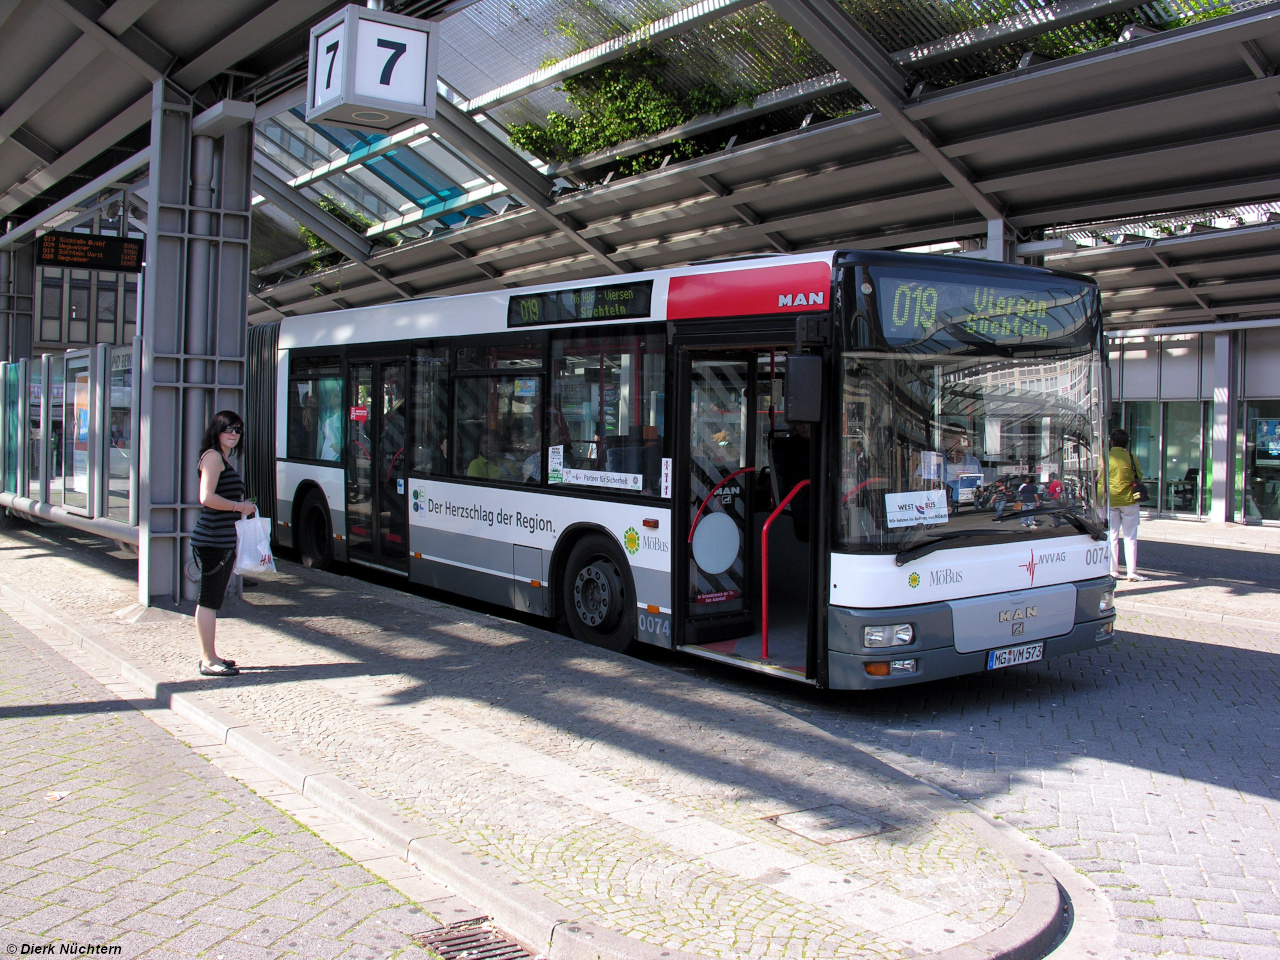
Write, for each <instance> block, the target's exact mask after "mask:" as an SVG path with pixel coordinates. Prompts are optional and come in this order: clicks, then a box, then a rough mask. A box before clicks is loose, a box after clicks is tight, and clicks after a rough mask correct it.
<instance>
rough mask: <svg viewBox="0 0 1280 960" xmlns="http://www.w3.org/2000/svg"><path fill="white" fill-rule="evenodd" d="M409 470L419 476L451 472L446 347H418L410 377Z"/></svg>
mask: <svg viewBox="0 0 1280 960" xmlns="http://www.w3.org/2000/svg"><path fill="white" fill-rule="evenodd" d="M409 429H410V430H411V435H412V437H413V450H412V452H411V454H410V458H409V470H410V472H412V473H415V474H418V475H419V476H445V475H447V474H448V472H449V354H448V351H447V350H446V349H445V348H444V347H439V348H432V347H418V348H417V349H415V350H414V351H413V358H412V361H411V367H410V373H409Z"/></svg>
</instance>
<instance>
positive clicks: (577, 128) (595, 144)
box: [509, 50, 752, 172]
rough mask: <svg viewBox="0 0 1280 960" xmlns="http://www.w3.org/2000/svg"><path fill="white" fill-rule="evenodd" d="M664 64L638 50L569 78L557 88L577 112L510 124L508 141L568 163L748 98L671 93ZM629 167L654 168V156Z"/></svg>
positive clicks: (702, 89) (675, 148)
mask: <svg viewBox="0 0 1280 960" xmlns="http://www.w3.org/2000/svg"><path fill="white" fill-rule="evenodd" d="M665 66H666V60H665V59H664V58H663V57H662V56H661V55H660V54H658V53H657V52H655V51H653V50H639V51H636V52H634V53H629V54H627V55H626V56H624V57H619V58H618V59H617V60H613V61H611V62H610V63H606V64H604V65H602V66H599V67H596V68H595V69H594V70H589V71H587V72H586V73H580V74H578V75H577V76H574V77H570V78H568V79H567V80H565V81H564V85H563V86H562V87H561V88H560V89H562V90H563V91H564V94H565V97H566V99H567V100H568V101H569V103H570V104H571V105H572V106H573V107H574V109H575V110H576V111H577V112H576V113H575V114H572V115H569V114H563V113H559V112H552V113H551V114H550V115H549V116H548V117H547V122H546V125H545V126H539V125H538V124H536V123H524V124H519V125H516V126H513V127H512V128H511V129H510V131H509V133H510V136H511V142H512V143H514V144H515V145H516V146H518V147H521V148H522V149H524V150H527V151H529V152H530V153H532V154H535V155H537V156H539V157H542V158H543V159H545V160H569V159H572V158H573V157H580V156H582V155H583V154H587V153H593V152H595V151H597V150H605V149H608V148H609V147H612V146H616V145H617V144H619V143H622V142H624V141H627V140H637V139H640V138H642V137H648V136H652V135H653V134H656V133H661V132H662V131H663V130H667V129H669V128H671V127H674V126H677V125H678V124H681V123H684V122H685V121H687V120H691V119H693V118H694V117H696V116H698V115H699V114H701V113H717V112H719V111H721V110H725V109H727V108H728V107H730V106H732V105H733V104H735V103H737V102H738V101H739V100H741V99H743V98H744V97H750V96H752V94H751V93H748V92H745V91H740V92H728V91H725V90H722V89H720V88H719V87H717V86H715V85H714V84H710V83H703V84H700V85H698V86H696V87H694V88H692V89H691V90H688V91H683V90H678V89H675V88H673V87H672V86H671V85H670V84H668V83H667V82H666V80H665V79H664V76H663V68H664V67H665ZM690 149H691V148H690V147H689V146H688V145H686V144H681V143H679V142H677V143H675V144H672V145H670V146H669V147H667V148H666V152H667V153H674V154H676V155H677V156H680V155H682V154H683V153H687V152H688V151H689V150H690ZM629 165H630V166H631V167H632V169H631V170H628V171H627V172H635V171H636V170H638V169H645V168H647V167H648V166H651V165H652V158H651V157H636V158H632V160H631V161H630V163H629Z"/></svg>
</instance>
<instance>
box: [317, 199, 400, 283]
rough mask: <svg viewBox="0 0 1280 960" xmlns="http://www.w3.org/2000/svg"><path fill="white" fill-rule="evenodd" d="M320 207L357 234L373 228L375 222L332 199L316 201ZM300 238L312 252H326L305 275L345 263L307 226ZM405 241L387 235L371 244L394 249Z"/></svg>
mask: <svg viewBox="0 0 1280 960" xmlns="http://www.w3.org/2000/svg"><path fill="white" fill-rule="evenodd" d="M315 203H316V206H318V207H319V208H320V209H321V210H323V211H324V212H325V213H327V214H329V216H331V217H333V219H335V220H337V221H338V222H339V223H341V224H343V225H344V226H347V227H350V228H351V229H352V230H354V231H355V232H356V233H358V234H360V235H362V236H363V235H364V232H365V231H366V230H368V229H369V228H370V227H372V226H373V221H372V220H370V219H369V218H368V217H366V216H365V215H364V214H362V213H358V212H356V211H354V210H348V209H347V208H346V207H344V206H343V205H342V204H340V203H338V201H336V200H334V199H332V198H330V197H320V198H318V199H317V200H316V201H315ZM298 236H299V237H301V238H302V242H303V243H305V244H306V245H307V248H308V249H310V250H317V251H321V250H323V251H325V252H324V253H321V254H319V255H318V256H317V257H316V258H315V259H314V260H312V261H310V263H308V264H307V268H306V269H305V270H304V271H303V273H317V272H319V271H321V270H324V269H326V268H328V267H332V266H335V265H337V264H339V263H341V262H342V261H343V259H344V258H343V256H342V254H340V253H338V252H336V251H334V250H330V249H328V248H329V244H328V243H326V242H325V241H324V240H322V239H321V238H320V237H319V236H318V235H317V234H316V233H314V232H313V231H312V230H310V229H308V228H307V227H306V226H303V227H301V228H300V229H299V230H298ZM403 240H404V238H403V237H402V236H400V234H398V233H386V234H383V235H382V236H380V237H376V238H374V239H373V240H371V241H370V242H371V243H373V244H374V245H375V246H379V247H394V246H397V245H398V244H399V243H401V242H402V241H403Z"/></svg>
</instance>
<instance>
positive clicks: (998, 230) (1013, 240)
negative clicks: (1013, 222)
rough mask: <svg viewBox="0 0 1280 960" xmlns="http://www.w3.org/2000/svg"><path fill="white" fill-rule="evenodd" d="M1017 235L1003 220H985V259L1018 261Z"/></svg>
mask: <svg viewBox="0 0 1280 960" xmlns="http://www.w3.org/2000/svg"><path fill="white" fill-rule="evenodd" d="M1017 250H1018V237H1017V235H1016V234H1015V233H1014V232H1013V228H1012V227H1011V226H1009V224H1008V223H1006V222H1005V221H1004V220H988V221H987V259H988V260H999V261H1002V262H1003V263H1017V262H1018V253H1017Z"/></svg>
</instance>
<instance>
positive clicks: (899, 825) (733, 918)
mask: <svg viewBox="0 0 1280 960" xmlns="http://www.w3.org/2000/svg"><path fill="white" fill-rule="evenodd" d="M77 540H79V541H81V542H80V546H82V547H83V549H81V550H80V551H79V552H78V553H76V554H67V553H66V552H65V549H64V544H65V543H68V542H72V541H77ZM0 545H2V546H3V547H4V549H3V550H0V577H3V578H4V579H5V580H7V581H8V582H22V583H24V588H25V589H28V590H31V591H33V592H35V593H38V594H39V595H40V596H42V597H43V598H44V599H45V600H47V601H50V602H52V603H53V604H54V605H56V606H57V607H58V608H60V609H63V610H66V611H68V612H69V613H70V614H71V615H73V616H75V617H76V618H77V619H78V620H79V621H80V622H82V623H85V624H88V625H90V626H92V628H93V629H95V630H98V631H99V632H101V633H102V634H103V635H105V636H107V637H108V638H109V639H111V640H112V641H114V642H115V643H117V644H118V645H120V646H121V647H122V648H124V649H125V650H126V651H127V652H128V653H129V655H130V656H132V657H134V658H136V659H138V660H139V661H141V662H145V663H148V664H150V665H152V667H153V668H158V669H160V670H162V671H164V672H167V673H169V674H170V675H171V676H173V677H174V678H175V683H174V685H173V689H174V692H179V691H181V690H199V692H200V694H201V696H202V697H205V698H207V699H208V701H209V702H211V703H213V704H215V705H217V706H220V707H222V708H224V709H227V710H230V711H231V712H232V713H233V714H235V715H236V716H238V717H240V718H241V719H243V720H245V721H247V722H250V723H253V724H255V725H256V726H258V727H259V728H260V729H261V730H263V731H264V732H265V733H267V734H268V735H269V736H271V737H272V738H274V739H275V740H276V741H277V742H279V743H280V744H281V745H282V746H285V747H286V748H288V749H291V750H293V751H295V752H297V753H298V754H301V755H302V756H304V757H306V758H308V759H310V760H313V761H316V762H320V763H323V764H326V765H328V767H329V769H331V770H332V771H333V772H335V773H338V774H339V775H340V776H342V777H343V778H344V779H346V780H347V781H348V782H350V783H352V784H353V785H355V786H358V787H359V788H361V789H362V790H364V791H365V792H366V793H368V794H369V795H371V796H374V797H376V798H378V799H380V800H382V801H384V802H386V803H388V804H390V805H392V806H393V807H394V808H396V809H397V810H398V811H399V812H401V813H402V814H404V815H406V816H409V817H412V818H415V819H417V820H418V821H419V822H420V823H423V824H425V825H428V826H430V827H431V828H433V829H434V830H435V831H437V834H438V835H439V836H442V837H444V838H446V839H448V840H450V841H452V842H454V843H455V844H457V845H458V846H459V847H461V848H462V849H464V850H469V851H471V852H474V853H477V854H480V855H482V856H483V858H484V860H485V862H489V863H492V864H495V865H498V866H500V867H501V868H502V869H503V870H504V871H506V872H507V873H508V874H509V875H511V876H512V877H513V878H517V879H519V880H520V881H522V882H524V883H526V884H527V885H529V886H530V887H531V888H532V889H534V890H536V891H538V892H540V893H542V894H543V895H545V896H547V897H550V898H551V899H552V900H554V901H556V902H557V903H559V904H561V905H562V906H564V907H565V908H566V909H568V910H571V911H572V912H573V915H575V916H577V917H579V918H580V919H583V920H588V921H593V922H596V923H599V924H600V925H602V926H604V927H606V928H609V929H612V930H615V931H617V932H619V933H622V934H624V935H627V936H631V937H635V938H638V939H641V940H644V941H646V942H649V943H652V944H655V945H661V946H663V947H666V948H676V949H681V950H686V951H689V952H692V953H700V954H704V955H707V956H724V957H729V956H739V955H751V956H769V957H775V956H776V957H809V956H815V957H841V956H848V957H853V956H857V957H861V958H877V957H883V958H897V957H908V956H912V955H914V954H918V953H920V952H925V951H932V950H938V949H944V948H947V947H951V946H955V945H958V944H961V943H965V942H967V941H969V940H972V939H974V938H975V937H977V936H979V935H981V934H983V933H985V932H987V931H990V930H993V929H995V928H997V927H999V926H1001V925H1003V924H1004V923H1006V922H1007V921H1008V920H1009V918H1010V917H1011V916H1013V914H1014V913H1015V912H1016V911H1017V909H1018V908H1019V906H1020V904H1021V902H1022V897H1023V887H1022V881H1021V879H1020V877H1019V874H1018V871H1017V868H1016V867H1014V866H1013V864H1012V863H1011V862H1010V861H1009V860H1008V859H1007V858H1006V857H1005V856H1003V855H1002V854H1000V853H998V852H997V851H996V850H995V849H994V848H992V847H990V846H988V845H987V844H985V843H984V842H982V841H981V840H979V839H978V838H977V836H976V835H975V834H973V833H971V832H970V831H969V830H968V829H967V828H966V827H965V826H964V825H963V824H962V822H960V820H959V819H957V818H955V817H950V816H939V815H937V814H936V813H935V812H934V804H932V803H930V802H928V801H927V800H926V799H923V798H922V797H921V796H920V794H919V792H917V793H916V794H915V795H908V792H906V791H904V790H903V789H902V787H901V785H900V784H898V783H897V782H894V781H890V780H886V779H883V778H882V777H881V776H880V775H879V774H878V773H876V772H875V771H874V769H873V768H871V767H869V766H868V765H867V764H866V763H865V761H864V759H863V757H862V755H861V754H859V753H857V752H856V751H851V750H849V749H848V747H847V746H845V745H844V744H843V743H840V742H836V741H832V740H830V739H827V738H822V737H820V736H815V733H814V731H813V730H812V728H810V727H808V726H807V725H805V724H801V723H796V722H794V721H792V720H791V719H790V718H788V717H787V716H786V715H785V714H782V713H779V712H778V711H776V710H773V709H771V708H768V707H766V706H764V705H761V704H759V703H758V702H756V701H754V700H752V699H749V698H746V697H743V696H741V695H739V694H738V693H736V692H734V691H732V690H725V689H718V688H717V687H715V686H712V685H709V684H707V683H705V682H704V681H702V680H701V679H699V678H696V677H683V676H681V675H679V674H676V673H672V672H670V671H667V670H661V669H655V668H654V666H653V665H650V664H647V663H644V662H643V661H639V660H634V659H630V658H625V657H619V656H616V655H613V654H609V653H606V652H604V651H599V650H595V649H593V648H588V647H583V646H581V645H580V644H577V643H575V642H574V641H571V640H568V639H565V638H562V637H558V636H555V635H553V634H549V633H546V632H545V631H542V630H538V629H536V628H533V627H526V626H522V625H520V624H515V623H511V622H507V621H500V620H497V619H495V618H491V617H488V616H484V615H480V614H474V613H469V612H468V611H465V610H460V609H458V608H457V607H451V606H446V605H444V604H441V603H438V602H435V601H433V600H430V599H426V598H424V597H419V596H413V595H410V594H404V593H397V592H394V591H390V590H387V589H384V588H382V587H375V586H370V585H368V584H364V583H361V582H359V581H356V580H352V579H339V578H336V577H333V576H330V575H327V574H320V573H318V572H315V571H303V570H301V569H300V568H286V572H284V573H282V575H281V576H280V577H279V578H278V579H277V580H274V581H271V582H267V581H264V582H263V583H262V584H261V585H260V586H259V587H258V588H257V589H255V590H254V591H252V592H251V593H250V594H247V600H246V602H242V603H239V604H235V605H233V609H234V616H232V617H229V618H228V619H226V620H222V621H220V626H219V649H220V651H221V652H223V653H224V654H225V655H227V656H231V657H235V658H236V659H237V660H238V661H240V662H241V664H253V665H256V668H254V669H250V670H247V671H246V672H245V673H244V674H242V675H241V676H240V677H238V678H236V679H235V680H232V681H214V682H210V681H207V680H203V681H202V680H199V679H197V678H195V677H194V676H193V675H194V672H195V671H194V659H193V652H192V651H193V649H194V648H193V643H194V641H193V640H192V638H191V636H190V631H191V622H190V619H189V618H186V617H179V616H177V615H176V614H168V613H164V612H161V611H149V612H147V613H146V614H145V615H144V616H143V617H142V618H141V619H139V620H138V621H137V622H135V623H129V622H125V621H124V620H122V619H121V618H120V617H117V616H113V615H112V614H111V612H110V611H112V610H120V609H121V608H124V607H126V606H127V605H128V604H129V602H130V600H131V599H132V597H131V595H130V591H131V590H132V589H133V587H132V579H131V578H132V575H133V572H132V570H131V569H130V568H129V566H128V565H127V564H125V563H124V562H123V561H122V560H121V559H119V558H113V557H111V556H109V555H106V554H104V552H103V550H102V547H101V545H100V544H98V543H97V542H95V541H93V540H92V538H77V536H76V535H75V534H73V533H72V532H70V531H65V530H63V531H58V530H50V529H45V530H27V531H12V532H10V533H9V534H8V535H6V536H4V537H3V538H0ZM33 562H38V563H39V569H40V570H41V572H42V576H41V577H40V578H39V580H38V581H33V580H32V579H30V578H27V579H25V580H24V578H23V571H24V570H29V569H32V564H33ZM289 571H293V572H289Z"/></svg>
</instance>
